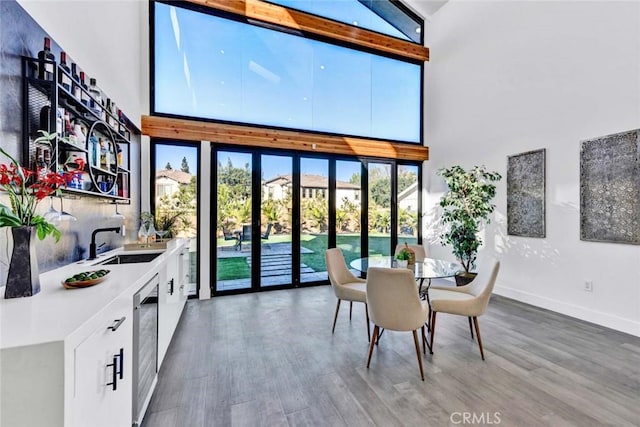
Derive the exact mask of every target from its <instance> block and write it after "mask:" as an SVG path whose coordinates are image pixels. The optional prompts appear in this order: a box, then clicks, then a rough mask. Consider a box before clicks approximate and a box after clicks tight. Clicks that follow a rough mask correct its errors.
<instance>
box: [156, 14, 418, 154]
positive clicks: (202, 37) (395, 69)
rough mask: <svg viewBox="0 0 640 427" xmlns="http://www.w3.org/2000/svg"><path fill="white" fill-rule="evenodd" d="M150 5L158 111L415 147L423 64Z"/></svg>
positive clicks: (204, 15)
mask: <svg viewBox="0 0 640 427" xmlns="http://www.w3.org/2000/svg"><path fill="white" fill-rule="evenodd" d="M155 8H156V13H155V19H156V34H155V109H156V111H158V112H164V113H170V114H178V115H184V116H193V117H202V118H213V119H219V120H227V121H236V122H244V123H255V124H264V125H270V126H278V127H285V128H294V129H308V130H315V131H319V132H331V133H338V134H346V135H360V136H366V137H375V138H382V139H394V140H402V141H410V142H419V140H420V93H421V88H420V81H421V79H420V72H421V68H420V66H418V65H415V64H409V63H405V62H402V61H397V60H393V59H390V58H386V57H382V56H378V55H373V54H370V53H366V52H361V51H357V50H352V49H347V48H345V47H341V46H335V45H332V44H328V43H323V42H319V41H315V40H311V39H305V38H303V37H298V36H295V35H291V34H286V33H283V32H279V31H274V30H268V29H265V28H261V27H256V26H251V25H246V24H242V23H239V22H235V21H231V20H226V19H222V18H218V17H214V16H210V15H206V14H202V13H198V12H193V11H189V10H186V9H181V8H176V7H173V6H168V5H165V4H162V3H156V4H155Z"/></svg>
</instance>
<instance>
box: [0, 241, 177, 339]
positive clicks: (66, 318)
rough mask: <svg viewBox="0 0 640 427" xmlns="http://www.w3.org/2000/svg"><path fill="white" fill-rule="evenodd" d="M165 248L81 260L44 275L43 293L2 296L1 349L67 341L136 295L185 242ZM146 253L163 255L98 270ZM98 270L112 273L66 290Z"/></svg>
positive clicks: (108, 253) (109, 253) (121, 250)
mask: <svg viewBox="0 0 640 427" xmlns="http://www.w3.org/2000/svg"><path fill="white" fill-rule="evenodd" d="M170 243H173V242H170ZM167 246H168V247H167V249H166V250H160V251H159V250H155V251H138V250H137V251H126V252H125V251H123V249H122V248H120V249H115V250H113V251H110V252H106V253H104V254H102V255H101V256H99V257H98V258H97V259H95V260H92V261H79V262H76V263H74V264H70V265H67V266H64V267H60V268H57V269H55V270H51V271H48V272H46V273H43V274H41V275H40V288H41V289H40V292H39V293H38V294H36V295H34V296H32V297H25V298H13V299H4V298H2V297H1V296H0V349H6V348H12V347H19V346H26V345H35V344H42V343H46V342H54V341H63V340H65V338H66V337H68V336H69V335H70V334H72V333H73V332H74V331H75V330H77V329H78V328H80V327H81V326H82V325H83V324H84V323H85V322H87V321H89V320H90V319H91V318H92V317H94V316H96V315H98V314H99V313H100V311H101V310H102V309H104V308H105V307H106V306H107V305H108V304H110V303H111V302H113V301H114V300H116V299H117V298H118V297H122V296H125V297H127V296H133V295H134V294H135V293H136V292H137V291H138V290H139V289H140V288H141V287H142V286H143V285H144V284H145V283H146V282H147V281H148V280H149V279H151V278H152V277H153V276H154V275H155V274H156V273H157V272H158V271H159V269H160V267H161V266H162V265H163V264H164V263H165V262H166V260H167V259H168V258H169V257H170V256H171V255H173V254H174V253H175V252H176V251H179V250H180V249H181V248H182V246H183V244H177V243H176V244H170V245H167ZM145 252H147V253H151V252H155V253H158V252H163V253H162V254H161V255H160V256H158V257H157V258H156V259H154V260H152V261H151V262H146V263H136V264H121V265H105V266H96V264H98V263H100V262H103V261H104V260H106V259H107V258H109V257H112V256H113V255H116V254H120V253H126V254H139V253H145ZM100 268H104V269H106V270H110V273H109V274H108V275H107V279H106V280H105V281H104V282H102V283H99V284H97V285H95V286H91V287H88V288H81V289H66V288H64V287H63V286H62V282H63V281H64V280H65V279H66V278H68V277H70V276H73V275H74V274H77V273H79V272H81V271H90V270H96V269H100ZM132 307H133V300H132Z"/></svg>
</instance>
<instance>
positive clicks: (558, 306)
mask: <svg viewBox="0 0 640 427" xmlns="http://www.w3.org/2000/svg"><path fill="white" fill-rule="evenodd" d="M494 293H495V294H496V295H500V296H503V297H506V298H511V299H513V300H516V301H520V302H524V303H527V304H531V305H534V306H536V307H540V308H544V309H547V310H551V311H555V312H556V313H561V314H564V315H567V316H570V317H575V318H576V319H580V320H584V321H586V322H590V323H594V324H596V325H600V326H605V327H607V328H611V329H614V330H616V331H620V332H624V333H626V334H630V335H634V336H636V337H640V322H635V321H633V320H629V319H625V318H622V317H618V316H613V315H611V314H608V313H603V312H600V311H596V310H591V309H588V308H584V307H580V306H577V305H573V304H568V303H566V302H562V301H557V300H554V299H551V298H546V297H542V296H540V295H535V294H532V293H529V292H524V291H521V290H518V289H513V288H509V287H506V286H496V287H495V289H494Z"/></svg>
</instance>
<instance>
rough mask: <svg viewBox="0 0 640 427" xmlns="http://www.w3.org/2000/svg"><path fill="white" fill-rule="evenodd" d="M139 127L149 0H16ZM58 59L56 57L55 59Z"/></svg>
mask: <svg viewBox="0 0 640 427" xmlns="http://www.w3.org/2000/svg"><path fill="white" fill-rule="evenodd" d="M18 3H19V4H20V5H21V6H22V7H23V8H24V9H25V10H26V11H27V12H28V13H29V14H30V15H31V16H32V17H33V18H34V19H35V20H36V21H37V22H38V23H39V24H40V25H41V26H42V28H44V29H45V31H47V32H48V33H49V34H50V35H51V37H53V38H54V39H55V40H56V42H57V43H58V44H60V46H62V47H63V48H64V49H65V50H66V51H67V53H68V54H69V56H70V57H71V58H73V60H74V61H75V62H76V63H77V64H78V65H79V66H80V68H82V69H83V70H84V71H85V72H86V73H87V75H88V76H89V77H95V78H96V79H97V80H98V86H99V87H100V88H101V89H102V90H103V91H104V92H105V93H108V94H109V96H110V97H111V98H113V99H114V100H116V102H117V103H118V106H119V108H120V109H121V110H122V111H123V112H124V113H125V114H126V115H127V117H129V119H130V120H131V121H132V122H133V123H135V124H136V126H138V127H140V116H141V115H142V114H147V113H148V111H149V110H148V95H147V94H148V86H149V84H148V62H149V50H148V47H147V46H148V42H147V40H148V38H149V36H148V32H149V25H148V22H149V21H148V14H149V13H148V8H149V6H148V3H147V2H145V1H136V0H85V1H82V0H74V1H58V0H56V1H51V0H49V1H41V0H40V1H39V0H18ZM58 59H59V58H56V60H58Z"/></svg>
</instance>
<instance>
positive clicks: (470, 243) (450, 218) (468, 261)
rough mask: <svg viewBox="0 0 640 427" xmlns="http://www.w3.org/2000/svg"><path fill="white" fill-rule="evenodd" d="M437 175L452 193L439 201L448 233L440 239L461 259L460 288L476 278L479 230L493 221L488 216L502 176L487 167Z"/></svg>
mask: <svg viewBox="0 0 640 427" xmlns="http://www.w3.org/2000/svg"><path fill="white" fill-rule="evenodd" d="M438 174H439V175H441V176H442V177H444V179H445V181H446V183H447V185H448V187H449V191H448V192H447V193H445V194H444V195H443V196H442V198H441V199H440V206H441V207H442V208H443V210H444V211H443V214H442V222H443V223H444V225H445V226H446V230H445V232H444V233H442V235H441V236H440V238H441V239H442V245H451V246H452V247H453V254H454V255H455V256H456V258H458V260H460V263H461V264H462V267H463V268H464V273H462V274H460V275H458V276H456V283H457V284H458V286H460V285H463V284H466V283H469V282H470V281H471V280H473V278H474V277H475V274H474V273H472V272H471V270H473V268H474V267H475V261H476V256H477V252H478V248H479V247H480V245H481V244H482V240H481V239H480V237H478V231H479V230H480V226H481V225H482V224H483V223H486V224H488V223H489V222H490V219H489V214H491V212H493V210H494V209H495V205H494V204H492V203H491V200H492V199H493V198H494V196H495V194H496V186H495V185H494V184H493V182H496V181H499V180H500V179H501V178H502V176H501V175H500V174H499V173H498V172H488V171H487V170H486V169H485V167H484V166H474V167H473V168H472V169H471V170H469V171H465V170H464V169H463V168H462V167H461V166H452V167H450V168H443V169H440V170H439V171H438Z"/></svg>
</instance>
